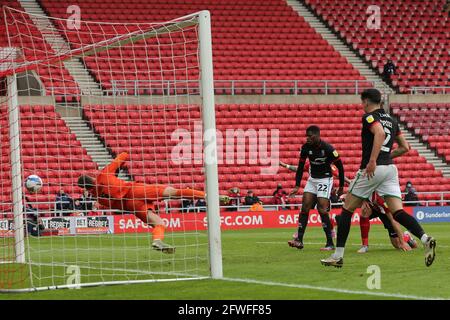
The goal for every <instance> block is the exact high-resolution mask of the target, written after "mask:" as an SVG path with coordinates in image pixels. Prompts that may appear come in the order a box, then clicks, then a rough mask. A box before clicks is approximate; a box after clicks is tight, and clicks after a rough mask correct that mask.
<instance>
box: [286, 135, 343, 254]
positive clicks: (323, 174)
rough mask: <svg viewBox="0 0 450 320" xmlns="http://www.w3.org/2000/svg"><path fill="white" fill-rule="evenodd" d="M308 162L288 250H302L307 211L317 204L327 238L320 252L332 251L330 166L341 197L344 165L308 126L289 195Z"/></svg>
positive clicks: (296, 188) (299, 179)
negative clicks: (335, 174)
mask: <svg viewBox="0 0 450 320" xmlns="http://www.w3.org/2000/svg"><path fill="white" fill-rule="evenodd" d="M307 159H309V163H310V176H309V179H308V182H307V183H306V186H305V189H304V190H303V199H302V208H301V210H300V213H299V219H298V232H297V238H296V239H293V240H289V241H288V244H289V246H291V247H294V248H297V249H302V248H303V236H304V234H305V230H306V226H307V225H308V216H309V211H310V210H311V209H312V208H313V207H314V205H315V204H316V203H317V211H319V214H320V218H321V220H322V227H323V230H324V232H325V235H326V239H327V242H326V244H325V247H323V248H321V250H333V249H334V243H333V238H332V236H331V231H332V226H331V221H330V216H329V214H328V209H329V207H330V194H331V190H332V189H333V173H332V169H331V165H332V164H334V165H335V166H336V167H337V169H338V171H339V191H338V194H339V195H342V193H343V190H344V179H345V174H344V166H343V165H342V161H341V159H340V157H339V154H338V152H337V151H336V150H335V149H334V148H333V146H331V145H330V144H328V143H327V142H325V141H323V140H321V139H320V129H319V127H317V126H309V127H308V128H307V129H306V143H305V144H304V145H303V146H302V149H301V153H300V160H299V163H298V167H297V173H296V175H295V188H294V189H293V190H292V191H291V193H290V195H291V196H292V195H295V194H297V192H298V189H299V188H300V183H301V181H302V177H303V168H304V166H305V162H306V160H307Z"/></svg>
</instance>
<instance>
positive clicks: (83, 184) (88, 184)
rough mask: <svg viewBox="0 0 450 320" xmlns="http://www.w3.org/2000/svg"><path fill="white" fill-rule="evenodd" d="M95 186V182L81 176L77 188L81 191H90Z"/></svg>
mask: <svg viewBox="0 0 450 320" xmlns="http://www.w3.org/2000/svg"><path fill="white" fill-rule="evenodd" d="M94 185H95V180H94V179H93V178H92V177H90V176H87V175H82V176H80V177H79V178H78V186H79V187H80V188H82V189H92V188H93V187H94Z"/></svg>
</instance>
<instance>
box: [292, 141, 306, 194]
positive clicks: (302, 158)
mask: <svg viewBox="0 0 450 320" xmlns="http://www.w3.org/2000/svg"><path fill="white" fill-rule="evenodd" d="M306 158H307V152H306V149H305V148H302V151H301V153H300V159H299V160H298V166H297V172H296V174H295V187H294V189H292V191H291V193H290V194H289V196H293V195H296V194H297V192H298V189H300V184H301V182H302V178H303V169H304V167H305V162H306Z"/></svg>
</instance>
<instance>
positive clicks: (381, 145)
mask: <svg viewBox="0 0 450 320" xmlns="http://www.w3.org/2000/svg"><path fill="white" fill-rule="evenodd" d="M361 101H362V105H363V107H364V112H366V113H365V114H364V115H363V117H362V122H363V126H362V132H361V137H362V160H361V166H360V170H359V171H358V172H357V173H356V177H355V179H354V180H353V182H352V184H351V186H350V189H349V193H348V194H347V196H346V198H345V203H344V206H343V208H342V213H341V217H340V219H339V222H338V232H337V243H336V251H335V253H334V254H333V255H331V257H329V258H327V259H322V260H321V263H322V264H323V265H325V266H335V267H342V265H343V263H344V259H343V257H344V247H345V242H346V241H347V238H348V234H349V232H350V225H351V218H352V215H353V212H354V211H355V209H356V208H360V207H361V205H362V204H363V201H364V200H368V199H369V197H370V196H371V195H372V194H373V193H374V192H375V191H376V192H377V193H378V194H379V195H380V196H382V197H383V198H384V200H385V202H386V204H387V206H388V208H389V211H390V212H393V217H394V219H395V220H396V221H397V222H398V223H400V224H401V225H402V226H404V227H405V228H407V229H408V230H409V231H410V232H411V233H412V234H413V235H415V236H416V237H418V238H419V239H420V240H421V241H422V243H423V244H424V247H425V265H426V266H430V265H431V264H432V263H433V261H434V257H435V247H436V241H435V240H434V239H433V237H429V236H428V235H427V234H426V233H425V232H424V230H423V229H422V227H421V226H420V224H419V223H418V222H417V220H416V219H415V218H414V217H412V216H410V215H409V214H408V213H407V212H406V211H404V210H403V204H402V198H401V191H400V183H399V179H398V171H397V167H396V166H395V165H394V164H393V162H392V159H394V158H396V157H399V156H401V155H402V154H404V153H406V152H408V151H409V144H408V142H407V141H406V140H405V138H404V137H403V135H402V134H401V132H400V130H399V127H398V123H397V122H396V121H395V120H394V119H393V118H391V116H390V115H389V114H387V113H386V112H385V111H384V110H383V109H382V107H381V93H380V92H379V91H378V90H376V89H367V90H365V91H364V92H363V93H362V94H361ZM394 140H395V141H396V142H397V143H398V148H397V149H395V150H393V151H392V146H393V143H394Z"/></svg>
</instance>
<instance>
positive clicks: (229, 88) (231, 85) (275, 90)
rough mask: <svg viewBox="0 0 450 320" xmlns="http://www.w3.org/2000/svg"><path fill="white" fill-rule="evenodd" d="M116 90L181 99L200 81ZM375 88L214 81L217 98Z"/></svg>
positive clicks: (116, 83)
mask: <svg viewBox="0 0 450 320" xmlns="http://www.w3.org/2000/svg"><path fill="white" fill-rule="evenodd" d="M111 85H112V89H110V90H106V94H107V95H113V96H125V95H127V96H130V95H134V96H138V95H149V94H160V95H168V96H171V95H178V94H186V93H189V94H194V95H195V94H199V87H198V81H195V80H180V81H173V80H167V81H151V80H112V81H111ZM374 86H375V83H374V82H373V81H367V80H326V79H324V80H214V91H215V93H216V94H230V95H237V94H261V95H267V94H290V95H298V94H302V93H305V91H306V92H307V93H315V92H317V93H320V94H331V93H337V91H344V92H339V93H354V94H359V93H361V92H362V91H363V90H364V89H366V88H372V87H374Z"/></svg>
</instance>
